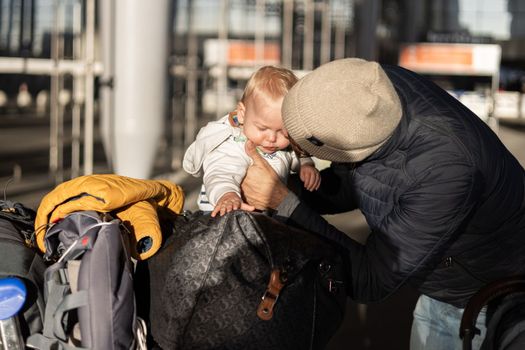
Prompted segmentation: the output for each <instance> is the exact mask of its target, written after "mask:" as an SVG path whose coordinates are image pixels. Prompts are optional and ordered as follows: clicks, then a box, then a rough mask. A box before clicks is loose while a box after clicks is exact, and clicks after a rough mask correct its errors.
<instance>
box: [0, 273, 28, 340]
mask: <svg viewBox="0 0 525 350" xmlns="http://www.w3.org/2000/svg"><path fill="white" fill-rule="evenodd" d="M26 294H27V291H26V286H25V284H24V282H22V281H21V280H20V279H18V278H13V277H7V278H1V279H0V337H1V338H0V349H5V350H7V349H9V350H19V349H20V350H23V349H25V345H24V339H23V337H22V334H21V332H20V324H19V323H18V316H17V314H18V312H19V311H20V309H21V308H22V306H23V305H24V303H25V301H26Z"/></svg>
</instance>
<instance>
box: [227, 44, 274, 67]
mask: <svg viewBox="0 0 525 350" xmlns="http://www.w3.org/2000/svg"><path fill="white" fill-rule="evenodd" d="M261 50H262V57H261V58H262V60H263V61H264V63H266V64H278V63H279V62H280V59H281V50H280V48H279V45H278V44H277V43H265V44H264V45H262V47H261ZM256 61H257V44H255V43H254V42H248V41H230V42H229V45H228V64H231V65H246V64H253V63H254V62H256Z"/></svg>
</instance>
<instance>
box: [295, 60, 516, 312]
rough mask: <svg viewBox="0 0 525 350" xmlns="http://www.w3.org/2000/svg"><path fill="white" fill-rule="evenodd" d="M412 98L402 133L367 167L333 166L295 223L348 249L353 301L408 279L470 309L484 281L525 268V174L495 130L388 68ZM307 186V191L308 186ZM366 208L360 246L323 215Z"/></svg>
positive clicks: (403, 95)
mask: <svg viewBox="0 0 525 350" xmlns="http://www.w3.org/2000/svg"><path fill="white" fill-rule="evenodd" d="M383 69H384V70H385V71H386V73H387V75H388V76H389V78H390V80H391V81H392V83H393V84H394V86H395V88H396V90H397V92H398V95H399V97H400V100H401V102H402V104H403V117H402V119H401V122H400V124H399V126H398V127H397V129H396V130H395V131H394V134H393V135H392V137H391V138H390V140H389V141H387V143H385V145H383V146H382V147H381V148H380V149H379V150H378V151H377V152H375V153H374V154H373V155H371V156H370V157H369V158H367V159H365V160H364V161H363V162H361V163H358V164H332V166H331V167H330V168H328V169H326V170H324V171H322V185H321V188H320V190H319V191H317V192H315V193H303V194H301V199H302V203H301V204H300V205H299V206H298V207H297V208H296V210H295V211H294V212H293V214H292V216H291V217H290V220H292V222H296V223H297V224H298V223H300V225H301V226H303V227H306V228H308V229H310V230H312V231H315V232H318V233H320V234H322V235H324V236H326V237H328V238H330V239H332V240H335V241H337V242H338V243H340V244H341V245H342V246H343V247H345V248H346V251H345V256H346V257H347V263H348V269H347V271H348V274H349V280H350V281H351V284H352V286H351V287H350V290H351V297H353V298H354V299H355V300H358V301H364V302H366V301H378V300H381V299H384V298H385V297H387V296H388V295H390V294H391V293H393V292H395V291H396V290H397V289H398V288H399V287H400V286H402V285H403V284H404V283H406V282H408V283H411V284H412V285H414V286H415V287H416V288H417V289H418V290H419V291H420V292H421V293H423V294H426V295H428V296H431V297H433V298H435V299H438V300H441V301H444V302H447V303H450V304H453V305H455V306H457V307H464V306H465V304H466V302H467V300H468V298H469V297H471V296H472V294H473V293H474V292H476V291H477V290H478V289H479V288H480V287H481V286H483V285H484V284H486V283H488V282H490V281H493V280H496V279H498V278H502V277H505V276H511V275H516V274H523V273H525V196H524V194H525V171H524V170H523V167H522V166H521V165H520V164H519V162H518V161H517V160H516V159H515V158H514V156H512V154H511V153H510V152H509V151H508V150H507V149H506V148H505V146H504V145H503V144H502V143H501V142H500V140H499V139H498V137H497V136H496V135H495V134H494V133H493V132H492V130H491V129H490V128H489V127H488V126H487V125H486V124H485V123H484V122H483V121H482V120H480V119H479V118H478V117H477V116H476V115H475V114H473V113H472V112H471V111H470V110H468V109H467V108H465V107H464V106H463V105H462V104H461V103H460V102H458V101H457V100H456V99H455V98H453V97H452V96H450V95H449V94H448V93H447V92H446V91H444V90H442V89H440V88H439V87H438V86H437V85H435V84H433V83H432V82H430V81H428V80H426V79H424V78H422V77H420V76H419V75H417V74H415V73H413V72H410V71H408V70H405V69H403V68H400V67H395V66H383ZM304 192H306V191H304ZM356 208H358V209H360V210H361V212H362V213H363V215H364V216H365V217H366V220H367V223H368V225H369V226H370V228H371V230H372V233H371V234H370V236H369V237H368V240H367V242H366V244H365V245H364V246H363V245H360V244H358V243H357V242H355V241H353V240H351V239H349V238H347V236H345V235H343V234H341V233H340V232H339V231H337V229H335V228H334V227H332V226H330V225H328V224H327V223H326V221H324V220H323V219H322V218H321V217H319V216H318V215H314V213H313V212H312V210H315V211H316V212H318V213H321V214H330V213H340V212H345V211H349V210H353V209H356Z"/></svg>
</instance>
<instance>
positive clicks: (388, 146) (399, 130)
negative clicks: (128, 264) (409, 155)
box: [363, 90, 411, 162]
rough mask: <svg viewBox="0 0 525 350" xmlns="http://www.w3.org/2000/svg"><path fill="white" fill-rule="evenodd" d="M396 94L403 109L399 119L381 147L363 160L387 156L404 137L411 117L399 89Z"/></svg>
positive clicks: (396, 147)
mask: <svg viewBox="0 0 525 350" xmlns="http://www.w3.org/2000/svg"><path fill="white" fill-rule="evenodd" d="M397 94H398V96H399V100H400V101H401V107H402V111H403V115H402V116H401V120H400V121H399V124H398V125H397V127H396V128H395V129H394V132H393V133H392V135H391V136H390V138H389V139H388V140H387V141H386V142H385V143H384V144H383V145H382V146H381V147H379V149H378V150H377V151H375V152H374V153H372V154H371V155H370V156H369V157H368V158H366V159H365V160H363V162H368V161H371V160H377V159H381V158H385V157H387V156H388V155H390V154H391V153H393V152H394V151H395V150H397V149H398V148H399V146H400V145H401V144H402V143H403V142H404V140H405V139H406V137H407V133H408V125H409V124H410V119H411V117H410V115H409V113H408V109H407V103H406V100H405V98H404V96H403V95H402V94H401V93H400V91H399V90H397Z"/></svg>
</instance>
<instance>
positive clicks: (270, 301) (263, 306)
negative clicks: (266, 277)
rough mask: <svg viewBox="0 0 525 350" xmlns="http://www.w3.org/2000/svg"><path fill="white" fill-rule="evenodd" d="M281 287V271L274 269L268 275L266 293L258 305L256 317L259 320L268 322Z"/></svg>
mask: <svg viewBox="0 0 525 350" xmlns="http://www.w3.org/2000/svg"><path fill="white" fill-rule="evenodd" d="M283 287H284V283H283V281H282V280H281V270H280V269H277V268H275V269H273V270H272V273H271V274H270V281H269V282H268V287H267V288H266V291H265V292H264V294H263V296H262V298H261V302H260V303H259V307H258V308H257V316H259V318H260V319H261V320H264V321H268V320H270V319H271V318H272V316H273V308H274V306H275V303H276V302H277V299H278V298H279V293H280V292H281V289H283Z"/></svg>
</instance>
